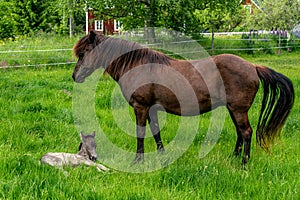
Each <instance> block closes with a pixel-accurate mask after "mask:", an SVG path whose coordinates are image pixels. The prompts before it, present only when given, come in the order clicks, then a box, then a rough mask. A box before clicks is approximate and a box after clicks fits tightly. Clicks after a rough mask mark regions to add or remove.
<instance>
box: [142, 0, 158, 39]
mask: <svg viewBox="0 0 300 200" xmlns="http://www.w3.org/2000/svg"><path fill="white" fill-rule="evenodd" d="M155 9H156V8H155V0H150V1H149V2H147V3H146V4H145V10H146V18H145V25H144V36H145V39H146V40H147V41H148V42H149V43H152V44H153V43H155V42H156V37H155V30H154V28H155V19H154V18H155V14H156V13H155V12H156V11H155Z"/></svg>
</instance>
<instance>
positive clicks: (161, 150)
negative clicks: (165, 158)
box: [157, 148, 165, 154]
mask: <svg viewBox="0 0 300 200" xmlns="http://www.w3.org/2000/svg"><path fill="white" fill-rule="evenodd" d="M157 153H158V154H164V153H165V149H164V148H159V149H157Z"/></svg>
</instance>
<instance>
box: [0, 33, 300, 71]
mask: <svg viewBox="0 0 300 200" xmlns="http://www.w3.org/2000/svg"><path fill="white" fill-rule="evenodd" d="M136 37H137V36H135V35H130V36H128V35H126V38H125V39H128V40H134V41H137V40H138V41H142V42H144V46H146V47H150V48H153V47H154V48H155V47H157V46H159V45H160V44H161V42H164V38H159V37H158V42H157V43H155V44H154V43H153V44H148V43H147V42H145V41H144V40H143V39H142V37H143V36H139V39H136ZM245 37H246V38H245ZM193 41H197V43H198V44H200V45H201V46H202V48H203V49H202V50H201V51H206V52H208V53H210V54H212V53H213V54H220V53H234V54H236V53H246V54H255V53H259V54H260V53H262V52H263V53H278V50H281V51H298V50H300V39H299V38H296V37H295V38H285V37H281V38H280V37H279V38H276V36H275V37H274V35H271V36H270V35H240V36H237V35H234V37H232V35H230V33H229V35H227V36H224V34H222V35H221V36H216V37H215V40H214V45H213V47H214V48H212V40H211V38H210V37H209V36H202V37H200V38H199V39H197V40H193ZM174 43H180V44H186V46H189V43H191V40H182V41H181V40H179V41H176V42H174ZM72 45H73V44H72ZM194 50H195V49H193V48H191V49H188V48H187V49H184V52H181V54H192V53H199V51H198V52H194ZM165 53H166V54H168V55H170V56H174V55H175V56H176V53H172V52H165ZM200 53H201V52H200ZM75 63H76V58H75V57H74V55H73V53H72V46H71V45H70V44H64V42H62V43H61V44H60V45H59V47H58V48H57V47H56V48H53V47H52V46H51V45H48V46H45V45H40V44H39V45H26V46H25V45H22V44H21V45H18V44H17V45H15V46H10V47H6V46H5V45H2V46H1V45H0V68H18V67H46V66H58V65H70V64H75Z"/></svg>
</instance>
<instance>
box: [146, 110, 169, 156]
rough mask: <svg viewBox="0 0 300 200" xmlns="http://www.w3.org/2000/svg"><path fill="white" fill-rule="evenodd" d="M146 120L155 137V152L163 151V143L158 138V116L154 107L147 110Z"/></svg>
mask: <svg viewBox="0 0 300 200" xmlns="http://www.w3.org/2000/svg"><path fill="white" fill-rule="evenodd" d="M148 122H149V125H150V129H151V132H152V135H153V137H154V139H155V142H156V146H157V152H158V153H163V152H164V151H165V149H164V145H163V143H162V141H161V138H160V128H159V124H158V117H157V109H156V108H151V109H150V110H149V115H148Z"/></svg>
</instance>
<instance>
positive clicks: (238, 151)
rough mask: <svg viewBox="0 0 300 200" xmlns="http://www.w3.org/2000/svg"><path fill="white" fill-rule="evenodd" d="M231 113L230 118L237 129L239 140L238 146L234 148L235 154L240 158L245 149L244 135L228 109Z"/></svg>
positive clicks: (237, 141)
mask: <svg viewBox="0 0 300 200" xmlns="http://www.w3.org/2000/svg"><path fill="white" fill-rule="evenodd" d="M228 111H229V113H230V117H231V119H232V121H233V123H234V125H235V127H236V133H237V140H236V144H235V148H234V152H233V154H234V155H235V156H240V155H241V153H242V148H243V137H242V133H241V131H240V129H239V128H238V125H237V122H236V120H235V117H234V115H233V114H232V112H231V110H230V109H228Z"/></svg>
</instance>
